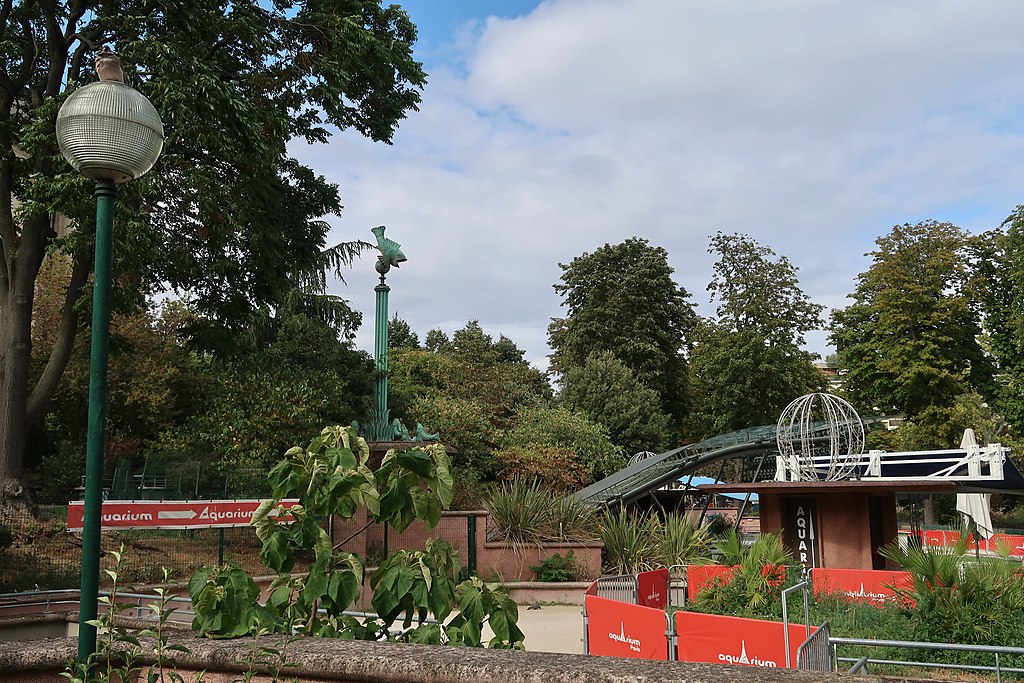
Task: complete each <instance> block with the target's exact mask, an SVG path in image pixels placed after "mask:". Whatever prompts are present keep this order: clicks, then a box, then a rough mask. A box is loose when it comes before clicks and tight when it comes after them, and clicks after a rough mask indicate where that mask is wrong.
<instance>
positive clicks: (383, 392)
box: [367, 225, 407, 441]
mask: <svg viewBox="0 0 1024 683" xmlns="http://www.w3.org/2000/svg"><path fill="white" fill-rule="evenodd" d="M385 230H386V228H385V226H383V225H378V226H377V227H376V228H373V229H372V230H371V232H372V233H373V234H374V236H375V237H376V238H377V249H378V250H380V255H379V256H378V257H377V263H376V265H375V266H374V268H375V269H376V271H377V272H378V273H380V284H378V285H377V286H376V287H374V289H373V291H375V292H376V293H377V310H376V316H375V319H374V344H373V359H374V363H375V365H376V368H377V386H376V391H375V394H374V404H373V413H372V415H371V416H370V423H369V424H368V425H367V437H368V438H369V440H370V441H391V440H393V439H394V438H395V435H394V434H392V433H391V431H392V430H391V429H390V427H391V424H390V411H389V409H388V292H390V291H391V288H390V287H388V286H387V284H386V283H385V281H384V277H385V276H386V275H387V274H388V272H389V271H390V270H391V266H394V267H395V268H397V267H398V264H400V263H402V262H404V261H406V260H407V259H406V258H405V254H403V253H402V245H400V244H399V243H398V242H395V241H394V240H390V239H388V238H387V237H385V236H384V231H385Z"/></svg>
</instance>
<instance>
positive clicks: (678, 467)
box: [574, 423, 828, 508]
mask: <svg viewBox="0 0 1024 683" xmlns="http://www.w3.org/2000/svg"><path fill="white" fill-rule="evenodd" d="M813 430H814V431H813V432H812V435H813V436H815V437H818V438H827V434H828V426H827V425H826V424H825V423H820V424H816V425H814V427H813ZM775 435H776V430H775V425H765V426H761V427H748V428H746V429H740V430H737V431H735V432H728V433H726V434H720V435H719V436H713V437H711V438H709V439H704V440H703V441H698V442H697V443H692V444H689V445H686V446H681V447H680V448H675V449H672V450H670V451H666V452H664V453H660V454H658V455H656V456H654V457H653V458H647V459H645V460H641V461H639V462H636V463H634V464H632V465H629V466H628V467H625V468H623V469H621V470H619V471H618V472H616V473H615V474H612V475H609V476H607V477H605V478H604V479H602V480H601V481H598V482H595V483H593V484H591V485H590V486H588V487H586V488H585V489H582V490H580V491H577V492H576V493H575V494H574V497H575V498H576V499H577V500H580V501H582V502H584V503H587V504H588V505H592V506H594V507H605V506H607V507H609V508H614V507H617V506H619V505H628V504H629V503H632V502H634V501H635V500H637V499H639V498H640V497H642V496H645V495H647V494H648V493H650V492H651V491H655V490H657V489H659V488H661V487H662V486H664V485H665V484H667V483H669V482H671V481H674V480H676V479H679V478H680V477H684V476H686V475H688V474H692V473H694V472H697V471H698V470H699V469H700V468H701V467H706V466H707V465H713V464H715V463H719V462H722V461H724V460H740V459H742V460H746V461H748V463H747V464H752V465H753V473H752V476H751V477H750V481H764V480H767V479H771V478H772V477H774V476H775V457H774V456H775V455H777V454H778V444H777V443H776V439H775ZM743 469H744V471H746V470H747V469H749V468H748V467H744V468H743Z"/></svg>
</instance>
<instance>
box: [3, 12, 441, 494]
mask: <svg viewBox="0 0 1024 683" xmlns="http://www.w3.org/2000/svg"><path fill="white" fill-rule="evenodd" d="M0 38H2V40H0V55H2V58H3V61H4V67H5V68H4V70H3V73H2V74H0V86H2V87H0V122H2V123H0V244H2V249H3V256H4V259H3V263H2V264H0V497H3V496H10V495H17V494H18V492H19V491H20V488H21V486H20V477H21V470H22V457H23V451H24V443H25V435H26V429H27V425H29V424H31V423H32V422H33V421H34V420H36V419H38V418H39V417H40V416H41V415H42V413H43V410H44V408H45V406H46V404H47V402H48V401H49V400H50V398H51V397H52V396H53V394H54V392H55V391H56V388H57V386H58V383H59V380H60V377H61V375H62V373H63V370H64V368H65V366H66V364H67V362H68V358H69V356H70V353H71V348H72V342H73V339H74V337H75V334H76V332H77V330H78V316H79V311H80V310H81V306H80V301H79V300H80V299H81V298H82V296H83V294H85V293H86V292H85V284H86V281H87V279H88V273H89V271H90V269H91V252H92V239H93V234H94V224H93V218H92V216H93V208H92V206H93V205H92V200H91V197H90V195H91V187H90V183H89V181H87V180H86V179H84V178H82V177H80V176H79V175H78V174H77V173H75V172H74V171H72V170H71V169H70V168H69V167H67V165H66V164H64V163H63V162H62V161H60V159H59V155H58V154H57V151H56V149H57V147H56V141H55V136H54V121H55V117H56V113H57V110H58V108H59V106H60V104H61V102H62V101H63V99H64V97H65V96H66V95H67V93H68V92H69V91H70V90H71V89H74V88H76V87H78V86H80V85H81V84H83V83H84V82H86V81H87V80H89V79H90V78H91V69H90V68H89V67H87V66H86V65H87V64H88V59H87V58H88V57H89V55H90V53H91V52H92V51H93V50H94V49H96V48H98V47H99V46H100V45H101V44H104V43H108V44H112V45H114V47H115V48H116V49H117V51H118V52H119V54H120V56H121V58H122V60H123V62H124V63H125V70H126V78H127V80H128V81H129V82H130V83H131V84H132V85H134V86H135V87H137V88H138V89H139V90H140V91H142V92H143V93H144V94H145V95H147V96H148V97H149V99H150V100H151V101H152V102H153V104H154V105H155V106H156V109H157V111H159V112H160V113H161V116H162V118H163V122H164V127H165V136H166V142H165V148H164V154H163V157H162V158H161V160H160V162H159V163H158V165H157V167H156V168H155V169H154V172H152V173H151V174H150V175H148V176H146V177H145V178H143V179H141V180H139V181H136V182H134V183H131V184H129V185H127V186H125V187H124V188H123V189H122V190H121V199H120V205H121V209H120V210H119V212H118V220H117V224H116V225H115V254H116V257H115V264H116V265H115V274H114V275H115V279H116V282H117V285H118V286H117V287H115V292H123V293H125V294H126V296H125V297H124V298H122V299H121V300H120V301H115V304H118V303H120V304H121V305H130V304H132V303H137V302H138V300H139V293H148V292H151V291H154V290H157V289H161V288H171V289H177V290H180V291H183V292H186V293H187V294H188V297H189V302H190V304H191V306H192V307H193V308H194V309H195V310H196V311H197V312H198V313H199V314H200V315H201V316H202V317H203V318H204V319H206V320H208V321H211V322H215V323H216V324H217V325H218V326H219V327H221V328H222V329H227V330H231V329H235V328H236V327H237V325H238V321H242V324H244V323H245V321H247V320H248V319H249V318H250V317H251V316H252V315H253V313H254V312H257V311H260V310H265V309H266V308H267V307H270V308H273V307H275V306H276V305H277V304H279V303H280V302H281V301H282V299H284V298H285V297H286V296H287V295H288V293H289V292H292V291H294V290H295V288H296V284H301V283H297V282H296V277H295V276H296V274H297V273H301V272H303V271H305V272H307V273H308V272H309V269H308V264H310V263H313V262H315V263H317V264H321V263H322V258H323V256H324V255H325V252H324V251H323V247H324V244H325V239H326V236H327V232H328V228H329V226H328V225H327V224H326V223H325V222H323V221H322V220H320V218H321V217H322V216H324V215H327V214H332V213H338V212H339V211H340V208H341V206H340V201H339V197H338V192H337V188H336V187H335V186H333V185H331V184H330V183H328V182H327V181H326V180H325V179H324V178H322V177H320V176H318V175H316V174H315V173H314V172H313V171H311V170H310V169H309V168H306V167H304V166H302V165H301V164H299V163H298V162H297V161H296V160H294V159H292V158H291V157H289V156H288V153H287V150H286V143H287V142H288V141H289V140H291V139H293V138H296V137H298V138H302V139H304V140H306V141H308V142H311V143H318V142H325V141H327V140H328V139H329V137H330V133H329V130H330V128H331V127H335V128H338V129H349V128H351V129H355V130H357V131H358V132H360V133H362V134H364V135H366V136H368V137H370V138H371V139H373V140H377V141H384V142H388V141H390V139H391V137H392V135H393V133H394V130H395V127H396V126H397V124H398V122H399V121H400V120H401V119H402V118H404V116H405V115H406V113H407V112H408V111H409V110H412V109H415V108H416V105H417V103H418V102H419V97H420V96H419V92H418V88H419V87H420V86H422V84H423V82H424V79H425V77H424V74H423V71H422V69H421V65H420V64H419V63H418V62H416V61H415V60H414V59H413V58H412V55H411V44H412V42H413V41H414V40H415V38H416V30H415V27H414V26H413V24H412V23H411V21H410V20H409V18H408V16H407V15H406V14H405V12H404V11H403V10H401V8H399V7H397V6H395V5H391V6H388V7H382V6H381V5H380V4H379V0H327V1H326V2H312V1H311V0H282V1H281V2H275V3H272V4H266V3H236V4H230V5H225V4H224V3H221V2H213V1H212V0H194V1H193V2H188V3H175V2H171V3H151V2H143V1H142V0H125V1H124V2H120V3H116V4H111V3H108V2H100V1H99V0H68V1H65V2H60V1H57V2H45V3H34V2H24V3H10V2H7V3H4V4H3V6H2V7H0ZM58 214H59V215H61V216H63V217H65V218H66V219H67V221H69V222H70V224H71V225H72V226H74V227H75V229H73V230H71V231H69V232H66V231H64V230H63V228H62V226H63V225H64V223H63V222H62V221H59V220H56V219H55V217H56V216H57V215H58ZM58 227H61V234H58V230H57V229H56V228H58ZM51 252H61V253H64V254H66V255H67V258H68V259H69V260H70V262H71V264H72V273H71V277H70V278H69V282H68V285H67V287H66V288H65V291H64V297H63V305H62V307H61V318H60V325H59V334H58V336H57V339H56V340H55V343H54V345H53V351H52V353H51V355H50V357H49V359H48V362H47V364H46V366H45V367H44V369H43V371H42V372H41V374H40V375H39V378H38V381H36V382H35V384H34V385H33V386H30V385H29V367H30V362H29V360H30V358H31V354H32V344H31V329H32V320H33V303H34V302H33V291H34V284H35V280H36V276H37V274H38V272H39V269H40V264H41V263H42V260H43V255H44V254H46V253H51ZM326 255H327V256H328V257H329V258H333V259H335V263H337V262H338V261H337V259H339V258H341V259H344V257H345V256H346V255H351V251H349V250H342V251H329V252H326ZM316 275H317V274H314V276H316ZM322 275H323V274H322V272H321V273H320V274H319V276H320V277H322Z"/></svg>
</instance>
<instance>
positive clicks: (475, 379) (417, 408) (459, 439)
mask: <svg viewBox="0 0 1024 683" xmlns="http://www.w3.org/2000/svg"><path fill="white" fill-rule="evenodd" d="M425 341H426V344H425V345H426V349H410V348H401V349H396V350H395V351H394V352H392V354H391V355H390V356H389V368H388V384H389V400H390V401H391V414H392V415H395V416H397V417H400V418H402V419H404V420H405V422H406V424H413V423H416V422H420V423H422V424H423V425H424V426H426V427H427V429H429V430H430V431H435V432H440V434H441V438H442V440H443V441H444V442H445V443H447V444H450V445H451V446H453V447H454V448H455V449H456V450H457V451H458V452H457V453H456V454H455V455H454V456H453V463H454V466H455V468H456V469H457V470H458V473H459V476H458V477H457V478H456V481H458V483H459V487H460V491H459V493H460V495H459V496H458V497H457V501H458V504H460V505H462V504H468V503H471V502H472V495H471V494H467V495H462V494H463V493H465V492H466V490H468V489H472V488H474V486H475V482H477V481H478V480H488V479H491V478H493V477H494V475H495V467H496V463H495V460H494V454H495V452H496V451H497V450H498V448H499V441H500V438H501V435H502V433H503V431H504V430H506V429H508V428H509V427H510V426H512V425H513V424H514V423H515V420H516V415H517V410H518V409H519V408H521V407H522V406H530V405H537V404H540V403H544V402H546V401H548V400H549V399H550V398H551V386H550V385H549V384H548V382H547V379H546V377H545V376H544V374H543V373H541V372H540V371H539V370H537V369H536V368H534V367H532V366H531V365H530V364H529V363H527V362H526V360H524V358H523V357H524V355H525V352H524V351H522V350H521V349H519V348H518V347H517V346H516V345H515V343H514V342H512V340H510V339H508V338H507V337H504V336H502V337H501V338H499V340H498V341H497V342H495V341H494V339H493V338H492V337H491V336H490V335H488V334H487V333H485V332H484V331H483V329H482V328H481V327H480V323H479V322H478V321H476V320H470V321H469V322H467V323H466V326H465V327H463V328H462V329H460V330H457V331H456V332H455V333H454V334H453V335H452V338H451V339H448V338H447V336H446V335H444V333H443V332H441V331H440V330H431V331H430V332H429V333H428V334H427V336H426V339H425Z"/></svg>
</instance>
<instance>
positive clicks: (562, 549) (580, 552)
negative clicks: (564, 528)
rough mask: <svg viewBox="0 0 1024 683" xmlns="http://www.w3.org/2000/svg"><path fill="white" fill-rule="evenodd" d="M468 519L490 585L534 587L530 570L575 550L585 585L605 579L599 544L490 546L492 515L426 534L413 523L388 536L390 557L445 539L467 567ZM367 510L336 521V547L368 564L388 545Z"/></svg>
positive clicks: (445, 516)
mask: <svg viewBox="0 0 1024 683" xmlns="http://www.w3.org/2000/svg"><path fill="white" fill-rule="evenodd" d="M466 515H473V516H474V518H475V520H476V524H475V527H476V537H475V540H476V543H475V548H476V568H477V575H478V576H480V577H481V578H483V579H484V580H486V581H495V580H501V581H532V580H533V578H534V575H533V572H532V571H531V570H530V566H531V565H536V564H538V563H539V562H540V561H541V560H544V559H545V558H548V557H550V556H551V555H554V554H555V553H558V554H559V555H562V556H565V555H566V553H568V552H569V551H570V550H572V551H573V555H574V557H575V558H576V560H577V561H578V562H579V564H580V565H581V566H582V568H583V569H584V571H585V573H586V576H583V577H580V578H581V579H582V578H585V579H595V578H597V577H598V576H599V575H600V573H601V548H602V545H601V544H600V543H592V544H579V543H561V544H547V545H545V546H543V547H541V548H526V549H524V550H523V551H522V552H518V553H517V552H516V551H515V550H514V549H512V548H510V547H508V546H506V545H505V544H502V543H490V542H488V541H487V512H485V511H484V510H475V511H472V512H442V513H441V522H440V524H438V525H437V526H436V527H435V528H433V529H427V528H426V526H425V525H424V524H423V522H421V521H419V520H415V521H413V523H412V524H410V525H409V527H408V528H407V529H406V530H405V531H403V532H402V533H398V532H396V531H395V530H394V529H389V530H388V531H387V548H388V551H389V552H394V551H395V550H399V549H422V548H423V546H424V544H425V543H426V540H427V539H428V538H436V537H438V536H443V537H444V538H446V539H447V540H448V541H449V542H450V543H451V544H452V546H454V548H455V550H457V551H458V553H459V557H460V558H461V560H462V564H463V565H464V566H465V565H466V564H467V563H468V560H469V538H468V530H469V525H468V524H467V522H466ZM368 521H369V520H368V519H367V516H366V511H365V509H361V510H359V512H358V514H357V515H356V517H353V518H352V519H348V520H341V519H337V518H336V519H335V522H334V539H335V543H339V544H340V543H342V542H344V544H343V547H344V549H345V550H347V551H348V552H351V553H356V554H357V555H359V556H360V557H363V558H364V559H365V558H366V557H367V556H371V557H372V556H373V555H374V554H375V553H376V552H377V551H378V550H380V549H383V547H384V545H385V538H384V533H385V532H384V526H383V525H382V524H368Z"/></svg>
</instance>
